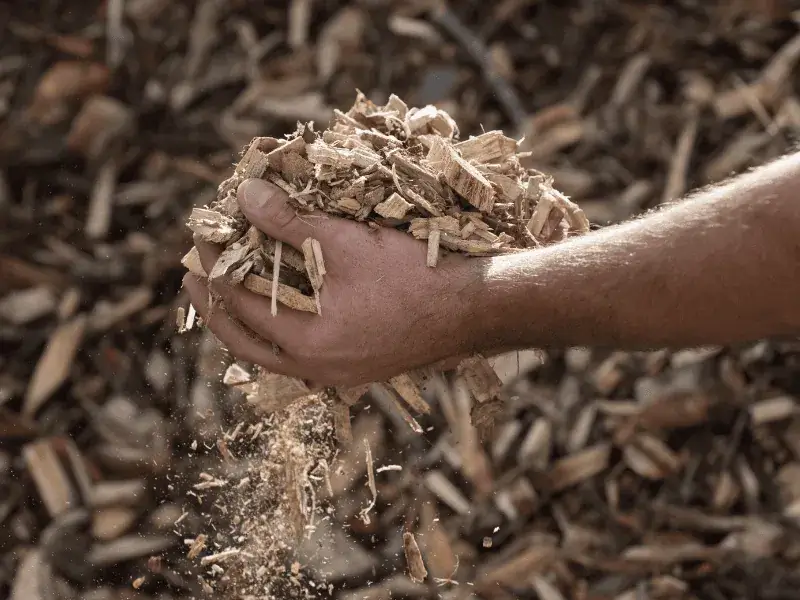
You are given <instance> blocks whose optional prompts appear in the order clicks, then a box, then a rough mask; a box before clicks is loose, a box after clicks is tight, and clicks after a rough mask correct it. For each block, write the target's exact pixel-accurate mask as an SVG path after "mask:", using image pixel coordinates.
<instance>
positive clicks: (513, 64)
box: [0, 0, 800, 600]
mask: <svg viewBox="0 0 800 600" xmlns="http://www.w3.org/2000/svg"><path fill="white" fill-rule="evenodd" d="M0 25H1V26H2V30H1V31H2V34H1V35H0V597H3V598H5V597H12V598H14V600H40V599H41V600H49V599H55V598H91V599H93V600H115V599H127V598H159V599H161V600H167V599H170V598H181V597H192V596H195V597H197V596H198V595H199V594H201V593H203V590H204V589H206V588H207V585H208V584H205V585H204V584H203V582H202V577H200V576H202V575H203V574H204V573H205V572H207V571H208V570H209V567H208V566H199V565H198V564H197V561H192V560H190V559H188V558H187V557H186V546H185V545H184V541H183V540H184V538H190V539H193V538H194V537H195V536H196V535H197V534H199V533H201V532H202V530H203V528H204V525H205V524H206V523H207V522H208V519H209V515H210V514H212V513H214V511H215V510H216V513H214V514H216V517H215V519H218V520H216V521H215V523H217V524H220V523H223V522H224V518H226V517H225V515H224V513H225V510H224V508H225V507H224V506H222V507H220V506H219V505H216V506H214V498H213V497H208V496H203V497H200V496H198V495H197V494H196V493H194V492H192V490H193V489H195V488H194V487H193V485H194V484H195V483H196V480H197V477H198V476H199V474H200V473H201V472H203V471H204V470H207V469H211V468H214V466H215V465H216V466H218V463H219V456H220V453H222V450H219V449H218V442H219V438H220V437H221V436H222V435H223V432H226V431H229V430H230V429H231V428H232V427H235V425H236V423H238V422H239V420H240V419H241V418H242V414H244V413H245V412H246V408H245V407H243V406H242V402H241V398H240V397H238V396H236V395H235V394H233V393H232V392H230V391H229V390H227V389H226V388H223V386H222V382H221V374H222V372H223V369H224V366H223V365H224V364H225V363H224V360H225V353H224V351H223V350H221V349H219V348H218V347H217V346H216V344H215V342H214V339H213V338H212V337H211V336H210V335H209V334H207V333H205V332H203V331H202V330H200V331H198V330H193V331H190V332H188V333H187V334H186V335H182V336H179V335H177V333H176V326H175V313H176V309H177V307H179V306H185V305H186V302H187V300H186V297H185V295H184V294H183V292H182V291H181V290H180V280H181V277H182V274H183V269H182V267H181V265H180V259H181V257H182V255H183V253H184V252H185V251H186V250H187V249H188V248H189V247H190V245H191V238H190V235H189V232H188V230H187V229H186V227H185V221H186V218H187V216H188V214H189V212H190V210H191V208H192V207H193V206H202V205H204V204H206V203H208V202H209V201H211V200H212V199H213V198H214V197H215V194H216V186H217V185H218V184H219V183H220V182H221V181H222V180H223V179H225V178H226V177H227V175H228V174H229V173H230V172H231V169H232V165H233V164H234V163H235V162H236V161H237V160H238V156H239V153H240V151H241V150H242V148H243V147H244V146H245V145H246V144H247V143H248V142H249V141H250V139H251V138H252V137H254V136H256V135H272V136H278V137H279V136H282V135H284V134H285V133H288V132H290V131H292V130H294V127H295V124H296V122H297V121H308V120H313V121H315V123H316V124H317V125H318V129H322V128H323V127H324V125H325V124H326V123H327V120H328V119H329V118H330V116H331V114H332V111H333V109H334V108H339V109H342V110H346V109H348V108H349V107H350V105H351V104H352V102H353V100H354V98H355V94H356V90H361V91H363V92H364V93H365V94H366V95H367V96H368V97H369V98H371V99H373V100H374V101H375V102H378V103H382V102H385V100H386V99H387V98H388V96H389V94H391V93H394V94H397V95H399V96H400V97H401V98H403V99H404V100H406V101H407V102H408V103H409V105H417V106H421V105H426V104H435V105H437V106H440V107H442V108H445V109H446V110H447V111H448V112H450V114H451V115H453V117H454V118H455V119H456V120H457V122H458V123H459V126H460V128H461V134H462V137H466V136H468V135H470V134H475V133H479V132H480V131H481V130H490V129H503V130H504V131H505V132H506V133H507V134H509V135H513V136H516V137H517V138H523V137H524V141H523V143H522V149H523V150H528V151H530V153H531V154H530V157H529V158H528V159H526V160H527V161H528V162H527V164H526V166H529V167H535V168H538V169H540V170H542V171H544V172H546V173H549V174H551V175H553V176H554V178H555V186H556V187H557V188H558V189H560V190H562V191H563V192H564V193H566V194H567V195H569V196H570V197H571V198H572V199H573V200H575V201H576V202H578V204H579V205H580V206H581V207H582V208H583V209H584V210H585V212H586V213H587V215H588V216H589V218H590V219H591V221H592V222H593V223H594V224H595V225H596V226H598V227H600V226H603V225H607V224H610V223H614V222H618V221H620V220H624V219H627V218H629V217H631V216H634V215H637V214H640V213H642V212H643V211H647V210H649V209H652V208H654V207H657V206H658V205H660V204H662V203H664V202H669V201H671V200H674V199H677V198H680V197H681V196H682V195H684V194H685V193H687V192H689V191H691V190H693V189H695V188H697V187H700V186H704V185H707V184H710V183H713V182H716V181H720V180H722V179H724V178H726V177H727V176H729V175H731V174H733V173H736V172H740V171H742V170H745V169H747V168H749V167H751V166H754V165H757V164H760V163H762V162H764V161H767V160H769V159H771V158H774V157H777V156H779V155H780V154H782V153H785V152H786V151H787V150H789V149H790V148H792V147H793V145H794V143H795V139H796V136H797V134H798V132H800V99H798V93H800V78H798V73H800V69H799V68H798V63H799V61H800V27H799V25H800V4H798V3H797V2H793V1H791V0H729V1H725V2H696V1H694V0H675V1H673V2H670V3H657V2H644V1H635V0H630V1H625V0H583V1H581V0H563V1H558V2H557V1H555V0H550V1H546V0H497V1H494V2H478V1H474V0H463V1H460V2H450V3H449V4H444V3H441V2H435V1H433V0H404V1H390V0H353V1H350V2H347V1H334V0H287V1H286V2H256V1H246V0H227V1H222V0H198V1H194V2H192V1H174V2H170V1H167V0H104V1H102V2H97V1H92V0H89V1H86V2H82V3H78V2H67V1H62V0H43V1H41V2H37V3H27V2H3V3H0ZM736 301H738V299H736ZM542 318H546V315H544V316H543V317H542ZM799 357H800V345H798V344H797V343H788V342H784V343H780V344H778V343H775V342H770V341H766V340H765V341H761V342H759V343H757V344H753V345H751V346H748V347H747V348H709V349H702V350H691V351H690V350H687V351H684V352H680V353H675V354H670V353H666V352H652V353H633V354H628V353H622V352H602V353H600V352H593V351H589V350H585V349H570V350H568V351H566V352H559V353H552V354H549V355H546V356H545V357H544V358H543V359H542V358H540V357H538V356H537V357H535V358H534V359H532V360H531V361H530V364H526V365H524V367H525V368H523V369H522V371H523V372H522V373H518V371H519V369H517V370H514V369H512V371H514V372H513V373H512V372H509V373H508V377H509V378H510V379H512V380H513V381H511V382H510V388H509V389H510V390H511V391H510V392H509V398H510V400H509V411H508V414H507V415H504V417H503V418H502V419H501V420H500V421H499V424H498V427H497V429H496V431H495V433H494V436H493V438H492V439H490V440H487V441H486V442H485V443H482V444H481V443H479V442H478V441H477V440H475V439H474V436H472V434H471V433H470V429H469V425H468V422H465V421H464V417H465V415H466V414H467V413H463V414H462V412H463V411H462V412H459V410H460V409H459V408H458V407H459V406H461V407H462V408H463V406H462V404H460V401H459V399H458V397H457V396H458V394H457V393H456V394H455V395H456V398H455V399H453V398H450V394H451V392H450V391H448V390H445V389H439V390H438V391H436V393H435V394H434V398H433V400H432V403H433V404H434V405H436V406H437V409H436V410H435V411H434V413H435V414H434V415H432V416H429V417H425V418H424V419H421V420H420V423H421V424H422V425H423V427H424V428H425V433H424V435H422V436H417V435H415V434H413V433H412V432H411V431H410V430H408V428H407V427H406V425H405V424H404V423H403V422H402V421H401V422H397V420H396V418H395V416H394V413H393V412H392V410H391V401H390V400H389V399H387V398H381V397H371V398H368V399H367V400H366V401H365V402H362V405H361V406H360V407H359V408H356V409H355V410H354V421H353V428H354V434H355V437H356V439H357V440H360V439H365V438H366V439H369V440H370V445H371V448H372V453H373V457H374V459H375V461H376V465H378V464H393V465H399V466H401V467H402V469H394V468H393V469H387V470H384V471H383V472H380V473H379V474H378V475H377V476H376V477H377V486H378V500H377V504H376V506H375V509H374V518H373V519H372V520H371V522H370V524H368V525H367V524H365V523H364V522H363V521H361V520H358V519H357V518H356V515H357V513H358V511H359V508H360V507H362V506H363V505H365V504H368V503H369V497H370V496H369V494H370V492H369V489H367V488H366V486H365V485H364V480H365V477H366V475H365V472H366V471H365V469H366V467H365V466H364V464H363V453H361V454H359V452H361V449H359V450H358V452H355V451H349V452H348V451H346V452H344V454H343V457H342V458H343V462H344V464H345V465H347V464H349V465H350V466H349V467H348V468H345V469H344V470H343V471H342V472H341V473H340V474H339V479H337V481H336V482H335V486H334V487H335V490H334V491H335V494H336V496H337V497H339V499H340V500H341V502H340V503H339V506H340V508H339V509H337V510H336V511H335V512H334V513H332V514H331V518H330V521H329V524H328V526H329V527H330V528H332V530H334V529H335V531H336V532H338V533H332V534H331V535H329V536H328V538H326V539H327V540H328V541H327V542H326V544H328V545H331V544H332V546H331V547H330V548H329V551H330V552H331V553H332V556H334V557H337V558H338V560H321V559H319V557H316V556H311V553H307V555H305V558H304V557H303V555H302V553H301V554H300V555H299V557H298V559H297V563H298V565H300V566H301V567H302V571H303V578H305V579H304V582H305V583H304V584H303V585H302V586H299V587H297V586H296V589H294V590H293V591H286V592H281V594H282V595H280V594H279V595H275V596H274V597H276V598H283V597H285V598H289V597H317V596H316V595H314V594H313V593H312V592H313V589H312V588H310V587H309V585H308V583H309V582H313V581H325V582H326V584H327V583H330V585H332V586H333V588H331V589H333V590H334V591H333V592H329V591H327V588H325V589H326V591H325V592H324V594H322V593H321V592H320V595H319V597H331V595H330V594H332V596H333V597H337V598H348V599H351V600H356V599H361V598H370V599H376V600H377V599H383V598H387V599H388V598H452V599H456V598H464V599H467V598H481V599H484V598H485V599H490V600H491V599H497V600H507V599H508V600H511V599H514V598H520V599H526V598H538V599H540V600H557V599H559V598H570V599H571V598H575V599H586V600H589V599H597V600H599V599H612V598H620V599H623V598H624V599H628V598H630V599H631V600H633V599H636V600H639V599H645V598H709V599H717V598H719V599H723V598H748V599H754V598H775V599H778V598H794V597H796V594H797V592H796V589H797V586H798V585H799V584H800V573H798V571H797V570H798V567H799V566H800V564H799V563H798V561H800V543H798V542H799V541H800V538H799V537H798V533H799V530H798V526H800V521H798V518H799V517H800V503H798V500H800V485H799V484H798V482H799V481H800V464H798V463H797V462H796V461H797V459H798V457H799V456H800V420H798V419H797V406H796V394H798V393H800V383H798V381H800V377H798V365H799V363H798V361H799V360H800V358H799ZM442 398H445V400H442ZM447 398H449V399H447ZM443 403H444V404H443ZM448 403H449V404H448ZM443 406H444V407H445V408H446V407H447V406H450V407H455V409H453V410H451V411H449V412H448V411H442V410H439V409H440V408H442V407H443ZM348 461H349V463H348ZM342 473H344V474H342ZM187 493H188V494H189V495H188V496H187ZM193 493H194V496H193V495H192V494H193ZM220 508H222V510H220ZM218 513H219V514H218ZM232 517H233V515H228V516H227V518H232ZM220 519H222V520H220ZM410 524H413V528H414V529H415V530H416V531H417V538H418V541H419V543H420V548H421V552H422V556H423V560H424V561H425V564H426V566H427V569H428V572H429V577H428V579H427V580H426V581H425V582H424V583H415V582H413V581H411V579H409V578H408V577H407V575H406V573H407V566H406V560H405V557H404V556H403V540H402V531H403V528H404V527H409V526H410ZM223 529H224V527H223V526H222V525H220V531H221V530H223ZM220 535H222V534H220ZM287 568H288V567H287ZM298 585H299V584H298ZM300 588H302V589H303V591H302V593H303V594H305V595H297V594H300V592H299V591H298V590H299V589H300ZM206 591H208V590H207V589H206ZM220 597H221V596H220ZM252 597H253V598H259V597H273V596H259V595H255V594H254V595H252Z"/></svg>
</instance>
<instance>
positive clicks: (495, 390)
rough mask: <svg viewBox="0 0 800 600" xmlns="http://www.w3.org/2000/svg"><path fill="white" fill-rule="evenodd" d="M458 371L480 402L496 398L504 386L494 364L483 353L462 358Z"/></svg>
mask: <svg viewBox="0 0 800 600" xmlns="http://www.w3.org/2000/svg"><path fill="white" fill-rule="evenodd" d="M458 373H459V375H460V376H461V377H463V378H464V381H465V383H466V384H467V387H468V389H469V391H470V393H471V394H472V396H473V397H474V398H475V400H477V401H478V402H479V403H483V402H488V401H489V400H491V399H493V398H496V397H497V395H498V394H499V393H500V390H501V389H502V387H503V382H502V381H500V378H499V377H498V376H497V373H496V372H495V370H494V369H493V368H492V365H491V364H490V363H489V361H488V360H486V358H484V357H483V356H481V355H475V356H471V357H469V358H465V359H464V360H462V361H461V363H460V364H459V365H458Z"/></svg>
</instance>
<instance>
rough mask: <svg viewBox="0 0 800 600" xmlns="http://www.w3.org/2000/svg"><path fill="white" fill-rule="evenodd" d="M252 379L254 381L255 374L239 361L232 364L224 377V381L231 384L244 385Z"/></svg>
mask: <svg viewBox="0 0 800 600" xmlns="http://www.w3.org/2000/svg"><path fill="white" fill-rule="evenodd" d="M251 381H253V376H252V375H251V374H250V373H248V372H247V371H246V370H245V369H244V368H243V367H242V366H241V365H238V364H237V363H233V364H231V365H230V366H229V367H228V368H227V369H226V370H225V375H224V376H223V377H222V383H224V384H225V385H231V386H237V385H244V384H245V383H250V382H251Z"/></svg>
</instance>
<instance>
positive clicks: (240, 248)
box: [208, 242, 250, 279]
mask: <svg viewBox="0 0 800 600" xmlns="http://www.w3.org/2000/svg"><path fill="white" fill-rule="evenodd" d="M249 253H250V248H249V246H248V245H247V244H244V243H240V242H236V243H235V244H232V245H230V246H228V247H227V248H225V250H223V251H222V252H221V253H220V255H219V258H217V262H215V263H214V266H213V267H212V269H211V273H210V274H209V276H208V277H209V279H219V278H220V277H224V276H225V275H227V274H228V273H230V272H231V271H233V270H234V269H236V268H237V267H239V266H240V265H241V264H242V262H244V260H245V259H246V258H247V255H248V254H249Z"/></svg>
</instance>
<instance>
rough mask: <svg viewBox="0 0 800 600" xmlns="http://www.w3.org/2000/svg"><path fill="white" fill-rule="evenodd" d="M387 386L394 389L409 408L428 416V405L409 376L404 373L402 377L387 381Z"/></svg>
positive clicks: (429, 409)
mask: <svg viewBox="0 0 800 600" xmlns="http://www.w3.org/2000/svg"><path fill="white" fill-rule="evenodd" d="M389 385H391V386H392V387H393V388H394V389H395V391H396V392H397V393H398V394H399V395H400V397H401V398H402V399H403V400H405V401H406V403H407V404H408V405H409V406H410V407H411V408H413V409H414V410H416V411H417V412H419V413H422V414H425V415H427V414H430V412H431V407H430V405H429V404H428V403H427V402H426V401H425V399H424V398H423V397H422V394H421V393H420V389H419V386H418V385H417V383H416V382H415V381H414V380H413V379H412V377H411V376H410V375H408V374H407V373H404V374H402V375H397V376H396V377H392V378H391V379H390V380H389Z"/></svg>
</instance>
